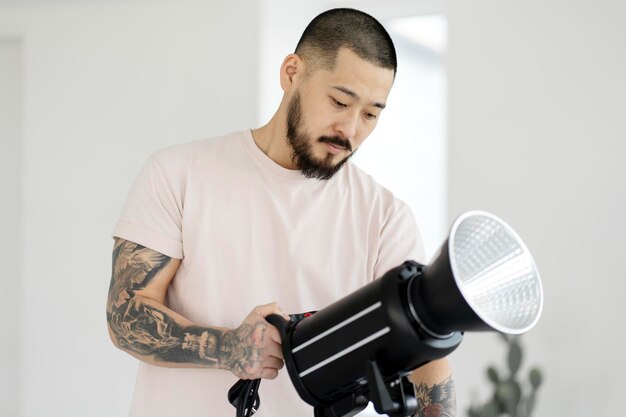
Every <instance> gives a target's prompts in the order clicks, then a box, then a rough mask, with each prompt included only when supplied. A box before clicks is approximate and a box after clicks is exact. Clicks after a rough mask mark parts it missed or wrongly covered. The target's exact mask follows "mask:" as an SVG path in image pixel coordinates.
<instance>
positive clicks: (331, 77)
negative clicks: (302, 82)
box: [311, 48, 394, 103]
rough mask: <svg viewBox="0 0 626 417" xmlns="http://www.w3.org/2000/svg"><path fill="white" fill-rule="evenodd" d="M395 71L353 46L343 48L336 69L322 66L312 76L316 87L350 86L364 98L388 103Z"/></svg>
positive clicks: (369, 100)
mask: <svg viewBox="0 0 626 417" xmlns="http://www.w3.org/2000/svg"><path fill="white" fill-rule="evenodd" d="M393 79H394V72H393V70H392V69H388V68H382V67H379V66H376V65H374V64H372V63H371V62H368V61H366V60H364V59H362V58H360V57H359V56H358V55H357V54H355V53H354V52H352V51H351V50H349V49H346V48H342V49H340V50H339V52H338V54H337V59H336V61H335V66H334V68H332V69H330V70H329V69H319V70H317V71H315V72H314V73H313V74H312V76H311V81H312V82H313V84H314V85H315V88H322V89H334V90H336V87H343V88H347V89H348V90H350V91H353V92H354V93H356V94H357V95H358V96H359V97H360V98H361V99H362V100H364V101H368V102H379V103H384V102H386V100H387V96H388V95H389V91H390V90H391V86H392V85H393Z"/></svg>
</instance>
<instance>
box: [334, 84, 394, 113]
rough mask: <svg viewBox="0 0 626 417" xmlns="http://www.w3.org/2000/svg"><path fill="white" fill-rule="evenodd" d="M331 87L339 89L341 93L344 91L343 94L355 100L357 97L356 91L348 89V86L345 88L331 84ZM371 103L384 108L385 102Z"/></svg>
mask: <svg viewBox="0 0 626 417" xmlns="http://www.w3.org/2000/svg"><path fill="white" fill-rule="evenodd" d="M333 88H334V89H335V90H339V91H341V92H342V93H345V94H347V95H349V96H350V97H352V98H353V99H356V100H358V99H359V95H358V94H357V93H355V92H354V91H352V90H350V89H349V88H346V87H344V86H341V85H335V86H333ZM372 105H373V106H374V107H378V108H379V109H384V108H385V107H386V105H385V103H378V102H374V103H372Z"/></svg>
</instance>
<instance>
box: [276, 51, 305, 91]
mask: <svg viewBox="0 0 626 417" xmlns="http://www.w3.org/2000/svg"><path fill="white" fill-rule="evenodd" d="M303 73H304V61H302V58H300V57H299V56H298V55H296V54H289V55H287V56H286V57H285V59H284V60H283V64H282V65H281V66H280V87H281V88H282V89H283V91H284V92H285V93H287V92H289V90H291V89H292V87H293V85H294V83H295V82H296V81H297V79H298V78H300V77H301V75H302V74H303Z"/></svg>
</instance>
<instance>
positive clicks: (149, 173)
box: [113, 156, 183, 259]
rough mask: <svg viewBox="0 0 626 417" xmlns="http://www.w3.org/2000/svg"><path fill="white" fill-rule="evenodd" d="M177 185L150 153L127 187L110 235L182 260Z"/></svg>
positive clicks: (180, 195)
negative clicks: (130, 184)
mask: <svg viewBox="0 0 626 417" xmlns="http://www.w3.org/2000/svg"><path fill="white" fill-rule="evenodd" d="M180 188H181V186H180V183H179V182H178V181H173V178H172V177H171V175H167V174H166V173H165V171H164V170H163V168H162V166H161V165H160V164H159V162H158V161H157V159H155V158H154V156H153V157H151V158H149V159H148V161H147V162H146V163H145V164H144V166H143V168H142V169H141V171H140V172H139V175H138V176H137V178H136V180H135V182H134V184H133V186H132V187H131V190H130V192H129V194H128V197H127V199H126V203H125V205H124V208H123V210H122V214H121V216H120V218H119V220H118V222H117V223H116V225H115V229H114V230H113V236H114V237H120V238H122V239H126V240H129V241H131V242H135V243H138V244H140V245H143V246H146V247H148V248H150V249H153V250H155V251H157V252H160V253H162V254H164V255H167V256H169V257H171V258H177V259H182V258H183V245H182V190H181V189H180Z"/></svg>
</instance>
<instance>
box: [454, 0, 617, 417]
mask: <svg viewBox="0 0 626 417" xmlns="http://www.w3.org/2000/svg"><path fill="white" fill-rule="evenodd" d="M624 21H626V3H624V2H623V1H621V0H596V1H582V0H550V1H545V0H525V1H514V0H473V1H471V2H470V1H452V2H449V28H450V33H449V40H450V44H449V55H448V56H449V92H450V93H449V103H450V113H449V114H450V144H449V146H450V156H449V157H450V163H449V165H450V213H451V216H454V215H456V214H458V213H460V212H461V211H463V210H466V209H469V208H483V209H486V210H490V211H493V212H495V213H496V214H498V215H500V216H501V217H503V218H504V219H505V220H508V221H509V222H510V223H511V224H512V226H513V227H514V228H516V229H517V230H518V232H519V233H520V234H521V236H522V237H523V238H524V239H525V241H526V243H527V244H528V246H529V248H530V249H531V251H532V252H533V254H534V256H535V258H536V261H537V264H538V266H539V269H540V272H541V274H542V279H543V283H544V287H545V310H544V314H543V317H542V319H541V320H540V322H539V324H538V326H537V327H536V329H535V330H533V331H532V332H531V333H529V334H528V335H526V336H525V337H524V339H523V340H524V344H525V346H526V347H527V350H528V353H529V358H528V360H527V364H528V365H532V364H538V365H540V366H541V368H543V370H544V372H545V376H546V385H545V386H544V387H542V388H541V390H540V393H539V395H540V398H539V409H538V410H537V411H538V412H537V415H538V416H580V417H582V416H589V415H595V416H608V415H622V414H623V411H622V410H623V394H624V392H626V382H624V377H623V375H622V373H623V371H624V370H625V369H626V360H625V358H624V351H625V350H626V337H625V336H624V333H623V331H622V327H623V322H624V317H625V313H624V310H623V306H622V303H623V294H624V292H625V291H626V279H625V278H626V274H625V272H624V268H623V266H622V259H623V256H624V253H625V251H626V220H625V217H624V213H626V185H625V184H624V180H625V178H626V164H625V163H624V159H625V157H626V140H625V139H626V122H625V120H626V119H625V114H624V109H625V108H626V82H625V78H624V77H625V74H626V48H625V47H624V40H625V39H626V27H625V26H624ZM465 339H466V340H465V342H464V344H463V345H462V346H461V348H460V349H459V350H458V352H457V353H456V354H455V357H454V365H455V369H456V370H457V388H458V395H459V396H466V395H468V394H469V392H470V391H471V389H470V387H471V386H473V385H475V384H477V382H478V381H476V380H475V379H476V376H477V375H480V378H481V380H484V381H486V379H483V375H482V369H483V368H484V365H485V364H486V363H490V362H493V363H500V364H504V361H503V356H502V355H503V353H504V352H503V349H502V348H501V345H500V343H499V342H498V341H497V340H496V338H495V337H492V336H481V337H474V336H473V335H466V338H465ZM494 344H495V345H494ZM477 372H479V374H477ZM484 384H485V385H486V382H484ZM482 399H484V397H482Z"/></svg>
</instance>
